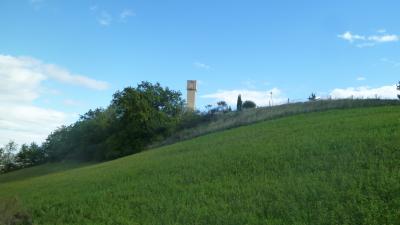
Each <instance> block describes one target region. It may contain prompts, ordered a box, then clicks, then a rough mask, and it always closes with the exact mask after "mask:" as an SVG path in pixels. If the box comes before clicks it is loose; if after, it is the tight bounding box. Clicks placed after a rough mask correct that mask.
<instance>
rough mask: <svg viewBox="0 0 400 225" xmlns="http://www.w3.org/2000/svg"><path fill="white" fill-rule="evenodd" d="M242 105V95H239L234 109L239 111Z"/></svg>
mask: <svg viewBox="0 0 400 225" xmlns="http://www.w3.org/2000/svg"><path fill="white" fill-rule="evenodd" d="M242 107H243V102H242V95H239V96H238V99H237V103H236V110H237V111H239V112H240V111H242Z"/></svg>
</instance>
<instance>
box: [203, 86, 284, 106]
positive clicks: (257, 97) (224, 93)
mask: <svg viewBox="0 0 400 225" xmlns="http://www.w3.org/2000/svg"><path fill="white" fill-rule="evenodd" d="M271 92H272V104H273V105H279V104H283V103H286V102H287V98H286V97H284V96H283V94H282V91H281V90H279V89H278V88H273V89H271V90H268V91H255V90H248V89H240V90H220V91H218V92H216V93H213V94H208V95H204V96H202V98H209V99H214V100H215V101H216V102H217V101H226V102H227V103H228V104H229V105H232V106H235V105H236V102H237V97H238V95H239V94H240V95H242V100H243V101H246V100H251V101H254V102H255V103H256V104H257V105H258V106H268V105H269V104H270V101H271V94H270V93H271Z"/></svg>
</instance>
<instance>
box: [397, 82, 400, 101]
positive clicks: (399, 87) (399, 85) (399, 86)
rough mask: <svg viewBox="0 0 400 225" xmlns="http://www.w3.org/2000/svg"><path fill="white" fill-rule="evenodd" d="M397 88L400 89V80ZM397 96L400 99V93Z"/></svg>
mask: <svg viewBox="0 0 400 225" xmlns="http://www.w3.org/2000/svg"><path fill="white" fill-rule="evenodd" d="M397 90H398V91H400V81H399V84H398V85H397ZM397 98H399V99H400V95H397Z"/></svg>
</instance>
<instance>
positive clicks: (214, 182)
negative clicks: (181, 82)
mask: <svg viewBox="0 0 400 225" xmlns="http://www.w3.org/2000/svg"><path fill="white" fill-rule="evenodd" d="M375 103H376V102H375ZM389 103H390V102H389ZM318 104H321V105H318ZM330 104H332V103H330ZM341 104H342V107H343V108H347V107H348V105H346V104H350V103H349V102H341ZM351 104H354V102H353V103H351ZM357 104H359V106H361V105H362V104H367V103H366V102H363V103H357ZM370 104H372V103H370ZM379 104H381V103H379ZM382 104H383V103H382ZM386 104H388V102H386ZM375 105H377V103H376V104H375ZM307 106H308V107H307V108H303V105H302V104H299V105H292V106H291V107H292V108H291V111H290V113H287V114H296V113H300V112H306V111H307V110H308V111H317V108H318V110H327V109H329V107H332V105H328V103H325V102H318V101H316V102H312V103H311V104H309V105H307ZM317 106H318V107H317ZM337 106H338V105H336V107H337ZM353 106H354V105H353ZM285 107H287V106H281V108H279V110H280V111H281V113H278V112H277V111H276V110H278V109H276V108H275V109H270V111H269V110H268V109H262V110H265V111H266V112H268V113H265V114H262V113H261V112H263V111H258V110H245V111H244V112H243V114H238V115H237V116H236V115H234V114H233V113H232V114H230V113H227V114H225V115H223V118H227V119H229V118H236V119H237V120H236V121H235V122H234V123H233V124H231V123H229V124H228V122H227V121H225V123H226V125H225V127H226V126H228V125H229V126H230V127H233V125H240V124H244V123H251V122H254V121H259V120H261V119H264V120H265V119H269V118H276V117H281V116H284V115H287V114H285V113H284V112H288V111H285V110H287V108H285ZM274 110H275V111H274ZM246 113H247V114H246ZM271 114H272V115H271ZM242 115H246V116H248V118H247V120H246V121H240V120H241V119H243V118H245V117H243V118H242V117H241V116H242ZM267 115H268V116H267ZM274 116H275V117H274ZM221 118H222V117H221ZM240 118H241V119H240ZM399 118H400V108H399V107H398V106H382V107H365V108H355V109H346V110H338V109H336V110H330V111H326V112H318V113H307V114H301V115H296V116H291V117H285V118H280V119H275V120H269V121H265V122H262V123H257V124H253V125H250V126H243V127H239V128H236V129H230V130H226V131H223V132H219V133H212V134H209V135H205V136H202V137H198V138H195V139H192V140H189V141H184V142H180V143H176V144H173V145H169V146H164V147H161V148H158V149H154V150H151V151H146V152H142V153H138V154H135V155H132V156H128V157H125V158H121V159H118V160H114V161H109V162H105V163H101V164H96V165H90V166H84V167H81V168H76V169H71V170H66V171H59V172H56V173H52V174H48V175H45V176H37V177H33V178H32V177H30V176H29V175H26V176H27V177H26V179H24V180H22V179H20V178H18V179H15V180H12V179H11V178H10V177H12V176H14V175H15V176H21V173H18V172H24V173H27V171H30V170H32V169H35V168H29V169H25V170H21V171H16V172H12V173H9V174H7V176H9V178H7V180H8V182H4V179H3V180H2V181H1V180H0V182H1V183H0V199H5V198H15V197H16V198H18V199H20V201H21V203H22V204H23V206H24V208H26V210H27V212H28V213H29V215H30V216H31V217H32V219H33V221H34V224H52V225H53V224H316V225H318V224H365V225H369V224H377V225H378V224H379V225H381V224H399V221H400V213H399V212H400V182H399V180H400V148H399V146H400V132H399V130H400V123H399ZM239 121H240V123H239ZM220 123H221V124H222V121H221V122H220ZM222 127H223V126H221V128H222ZM215 130H216V129H214V131H215ZM42 168H43V169H44V168H45V166H44V167H42ZM3 176H5V175H1V176H0V179H2V177H3Z"/></svg>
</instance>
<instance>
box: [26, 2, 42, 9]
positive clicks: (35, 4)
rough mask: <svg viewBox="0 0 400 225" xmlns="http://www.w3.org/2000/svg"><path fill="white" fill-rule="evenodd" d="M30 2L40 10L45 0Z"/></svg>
mask: <svg viewBox="0 0 400 225" xmlns="http://www.w3.org/2000/svg"><path fill="white" fill-rule="evenodd" d="M29 3H30V4H31V6H32V7H33V8H34V9H35V10H39V9H41V8H42V7H43V3H44V0H29Z"/></svg>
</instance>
